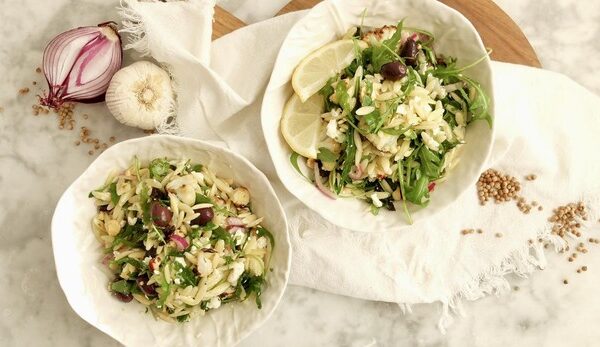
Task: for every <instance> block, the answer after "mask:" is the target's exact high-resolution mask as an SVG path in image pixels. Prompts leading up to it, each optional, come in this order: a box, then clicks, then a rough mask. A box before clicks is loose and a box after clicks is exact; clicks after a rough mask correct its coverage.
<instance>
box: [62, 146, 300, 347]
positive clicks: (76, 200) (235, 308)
mask: <svg viewBox="0 0 600 347" xmlns="http://www.w3.org/2000/svg"><path fill="white" fill-rule="evenodd" d="M135 155H137V156H138V158H140V160H142V162H148V161H149V160H150V159H153V158H156V157H169V158H190V159H192V160H194V161H196V162H200V163H202V164H204V165H207V166H209V167H210V168H211V169H212V170H213V171H214V172H215V173H216V174H217V175H218V176H220V177H223V178H233V180H234V181H235V182H236V183H238V184H241V185H243V186H245V187H247V188H248V189H249V190H250V194H251V202H252V207H253V211H254V212H255V213H256V214H257V215H259V216H264V217H265V221H264V225H265V227H267V228H268V229H269V230H270V231H271V232H272V233H273V236H274V237H275V248H274V250H273V256H272V258H271V267H272V268H273V271H271V272H269V274H268V276H267V284H266V286H265V288H264V291H263V295H262V304H263V306H262V309H260V310H259V309H258V308H257V307H256V304H255V302H254V300H252V299H249V300H246V301H245V302H242V303H232V304H227V305H223V306H222V307H220V308H219V309H217V310H213V311H209V312H208V313H207V314H206V315H205V316H202V317H197V318H194V319H192V320H191V321H190V322H187V323H181V324H172V323H167V322H163V321H161V320H155V319H154V317H153V316H152V314H150V313H145V312H144V311H145V307H144V306H143V305H141V304H139V303H137V302H136V301H135V300H134V301H132V302H130V303H122V302H120V301H118V300H116V299H115V298H114V297H112V296H111V294H110V293H109V292H108V290H107V285H108V283H109V281H110V279H111V275H110V274H109V273H108V272H107V270H106V269H105V266H104V265H102V264H101V263H100V260H101V258H102V257H103V253H102V247H101V245H100V244H99V243H98V241H97V240H96V238H95V236H94V234H93V232H92V229H91V221H92V217H93V216H94V214H95V213H96V208H95V206H94V203H93V201H92V199H89V198H88V193H89V192H90V191H91V190H93V189H96V188H97V187H99V186H101V185H102V184H103V183H104V180H105V179H106V177H107V175H108V174H109V172H111V171H113V170H123V169H126V168H127V167H129V165H130V163H131V160H132V158H133V157H134V156H135ZM52 246H53V249H54V259H55V262H56V271H57V273H58V280H59V282H60V285H61V287H62V289H63V291H64V292H65V295H66V297H67V300H68V301H69V304H70V305H71V307H72V308H73V309H74V310H75V312H77V314H79V315H80V316H81V318H83V319H85V320H86V321H87V322H89V323H90V324H92V325H93V326H95V327H96V328H98V329H100V330H102V331H103V332H105V333H106V334H108V335H110V336H112V337H113V338H114V339H116V340H117V341H119V342H121V343H123V344H125V345H127V346H159V345H160V346H165V345H169V346H184V345H188V346H191V345H194V346H229V345H233V344H235V343H237V342H238V341H240V340H241V339H242V338H244V337H245V336H247V335H248V334H249V333H250V332H252V331H253V330H255V329H256V328H258V327H259V326H260V325H261V324H262V323H263V322H264V321H265V320H267V318H268V317H269V316H270V315H271V313H272V312H273V310H274V309H275V307H276V306H277V304H278V303H279V301H280V299H281V296H282V295H283V292H284V290H285V287H286V285H287V280H288V274H289V269H290V251H291V250H290V243H289V238H288V233H287V222H286V219H285V215H284V213H283V209H282V207H281V205H280V203H279V200H278V199H277V197H276V196H275V192H274V191H273V188H272V187H271V185H270V184H269V182H268V181H267V179H266V177H265V176H264V175H263V174H262V173H261V172H260V171H258V169H256V167H254V166H253V165H252V164H251V163H250V162H249V161H247V160H246V159H244V158H242V157H241V156H239V155H236V154H234V153H232V152H231V151H229V150H227V149H224V148H221V147H217V146H213V145H211V144H208V143H206V142H203V141H198V140H192V139H185V138H181V137H175V136H163V135H157V136H148V137H143V138H139V139H134V140H129V141H125V142H122V143H119V144H116V145H114V146H112V147H110V148H109V149H108V150H106V151H105V152H104V153H102V154H101V155H100V156H99V157H98V158H97V159H96V160H95V161H94V162H93V163H92V164H91V165H90V166H89V168H88V169H87V170H85V172H84V173H83V174H82V175H81V176H80V177H79V178H78V179H77V180H75V182H74V183H73V184H72V185H71V186H70V187H69V188H68V189H67V191H66V192H65V193H64V194H63V196H62V197H61V198H60V201H59V202H58V205H57V207H56V211H55V212H54V217H53V219H52Z"/></svg>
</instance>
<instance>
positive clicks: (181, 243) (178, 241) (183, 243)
mask: <svg viewBox="0 0 600 347" xmlns="http://www.w3.org/2000/svg"><path fill="white" fill-rule="evenodd" d="M171 241H173V242H174V243H175V245H176V246H177V249H178V250H180V251H183V250H185V249H187V248H188V246H189V245H190V244H189V243H188V242H187V240H186V239H185V238H183V237H181V236H179V235H175V234H173V235H171Z"/></svg>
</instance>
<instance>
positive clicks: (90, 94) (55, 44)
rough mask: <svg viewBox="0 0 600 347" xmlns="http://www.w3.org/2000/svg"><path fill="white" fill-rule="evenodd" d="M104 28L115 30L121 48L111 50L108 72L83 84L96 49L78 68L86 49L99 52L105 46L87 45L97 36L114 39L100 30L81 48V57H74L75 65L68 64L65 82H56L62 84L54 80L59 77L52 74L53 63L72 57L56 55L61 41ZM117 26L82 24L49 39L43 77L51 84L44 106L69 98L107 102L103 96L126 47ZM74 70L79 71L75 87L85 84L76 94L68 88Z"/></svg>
mask: <svg viewBox="0 0 600 347" xmlns="http://www.w3.org/2000/svg"><path fill="white" fill-rule="evenodd" d="M105 27H108V28H110V29H111V30H112V33H114V34H115V35H116V37H117V42H118V47H119V49H118V51H113V52H112V53H113V54H112V58H111V64H110V66H109V68H108V69H107V70H105V73H104V74H103V75H101V76H98V77H96V78H95V79H94V80H91V81H88V82H85V83H83V84H82V83H81V76H82V74H83V72H84V69H85V68H86V66H87V65H88V64H90V63H93V58H94V57H95V54H94V52H92V53H90V54H91V56H85V57H84V59H83V62H82V63H81V65H82V66H81V67H80V68H79V69H75V67H76V65H77V64H78V63H79V58H80V57H81V56H83V55H84V54H85V53H86V51H87V50H90V49H96V51H98V50H100V49H102V48H103V46H93V47H88V45H90V44H91V43H94V41H97V40H98V38H103V39H104V40H105V41H104V42H102V43H101V44H111V42H109V41H108V39H107V38H106V36H104V35H103V34H102V33H101V32H100V31H98V32H97V33H96V37H94V38H93V39H91V40H90V41H89V42H87V43H86V44H85V45H84V46H83V47H82V48H81V50H80V51H79V53H78V56H77V57H76V58H75V60H74V61H73V62H72V65H71V66H70V67H69V68H70V69H71V70H70V71H69V73H68V74H67V76H66V77H65V79H64V80H63V81H56V82H57V83H58V82H60V84H56V83H53V81H52V80H53V79H54V78H58V76H53V75H52V71H50V70H52V69H51V67H52V66H54V64H59V63H60V61H59V58H62V59H67V60H68V59H69V57H68V56H67V57H65V56H60V54H59V56H58V57H56V56H55V55H56V53H57V50H59V49H60V48H61V46H60V44H61V43H62V44H65V43H68V42H70V41H68V40H66V39H67V38H72V39H75V38H77V37H78V36H77V35H82V36H83V34H84V33H87V35H91V34H93V31H91V30H90V29H96V30H98V28H105ZM116 27H117V24H116V23H115V22H105V23H100V24H98V26H97V27H79V28H75V29H71V30H69V31H66V32H64V33H61V34H59V35H58V36H56V37H55V38H54V39H53V40H52V41H50V43H49V44H48V45H47V46H46V49H45V50H44V64H43V69H44V76H45V78H46V82H47V83H48V86H49V92H48V95H46V96H45V97H40V103H41V104H42V105H44V106H49V107H52V108H59V107H60V106H61V105H62V104H63V103H64V102H68V101H73V102H81V103H96V102H101V101H104V98H105V95H106V89H108V84H109V82H110V80H111V78H112V75H114V73H116V72H117V71H118V70H119V69H120V68H121V64H122V60H123V49H122V45H121V37H120V35H119V33H118V31H117V29H116ZM86 29H87V30H86ZM59 41H60V42H59ZM65 47H66V46H65ZM65 47H62V48H65ZM59 53H63V52H62V51H59ZM72 73H79V74H78V75H77V76H75V86H76V87H82V89H81V90H78V91H77V90H75V91H74V93H71V92H72V90H69V85H70V83H69V82H73V81H72V78H73V76H71V75H72ZM98 79H101V80H100V81H98ZM84 86H86V87H87V88H88V89H87V90H86V89H85V88H83V87H84Z"/></svg>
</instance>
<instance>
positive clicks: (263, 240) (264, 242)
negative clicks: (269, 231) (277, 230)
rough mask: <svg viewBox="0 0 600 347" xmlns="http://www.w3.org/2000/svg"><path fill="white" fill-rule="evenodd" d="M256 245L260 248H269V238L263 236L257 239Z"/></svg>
mask: <svg viewBox="0 0 600 347" xmlns="http://www.w3.org/2000/svg"><path fill="white" fill-rule="evenodd" d="M256 246H257V247H258V248H267V239H266V238H265V237H264V236H261V237H259V238H258V240H256Z"/></svg>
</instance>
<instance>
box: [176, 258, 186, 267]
mask: <svg viewBox="0 0 600 347" xmlns="http://www.w3.org/2000/svg"><path fill="white" fill-rule="evenodd" d="M174 261H176V262H178V263H179V264H181V265H183V266H186V265H187V264H186V263H185V259H183V257H176V258H175V259H174Z"/></svg>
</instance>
